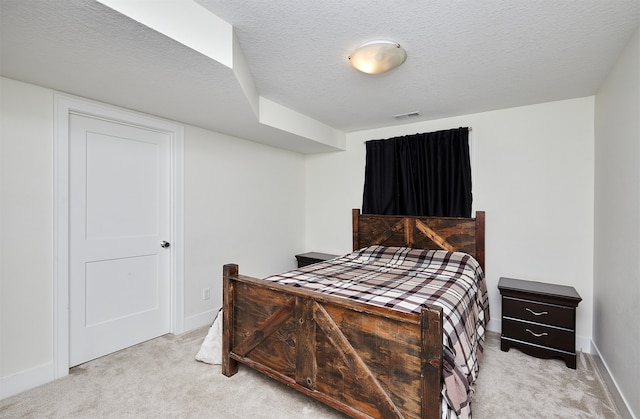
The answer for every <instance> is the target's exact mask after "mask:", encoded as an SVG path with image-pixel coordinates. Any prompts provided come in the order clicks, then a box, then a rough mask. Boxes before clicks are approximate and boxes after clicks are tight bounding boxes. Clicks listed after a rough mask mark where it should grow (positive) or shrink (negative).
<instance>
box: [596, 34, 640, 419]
mask: <svg viewBox="0 0 640 419" xmlns="http://www.w3.org/2000/svg"><path fill="white" fill-rule="evenodd" d="M595 110H596V113H595V115H596V118H595V135H596V137H595V138H596V139H595V150H596V160H595V198H596V199H595V202H596V205H595V252H594V253H595V264H594V293H595V301H594V317H593V328H594V331H593V340H594V343H595V346H596V347H597V350H598V352H599V354H600V356H601V358H602V360H603V362H604V363H605V365H606V366H607V368H608V369H609V372H610V374H611V375H612V377H614V380H615V381H616V383H617V386H618V389H619V390H620V393H621V394H622V396H623V398H625V399H626V402H627V405H628V407H629V409H630V410H631V411H632V412H633V413H634V414H635V416H636V417H638V416H640V390H638V386H639V385H640V321H639V320H640V308H639V307H640V30H639V31H636V33H635V34H634V36H633V37H632V38H631V40H630V42H629V44H628V45H627V47H626V48H625V50H624V51H623V53H622V55H621V57H620V58H619V60H618V62H617V64H616V65H615V67H614V69H613V70H612V71H611V73H610V74H609V77H608V78H607V80H606V81H605V83H604V84H603V85H602V87H601V88H600V91H599V92H598V95H597V96H596V108H595Z"/></svg>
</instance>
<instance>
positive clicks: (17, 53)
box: [0, 0, 640, 152]
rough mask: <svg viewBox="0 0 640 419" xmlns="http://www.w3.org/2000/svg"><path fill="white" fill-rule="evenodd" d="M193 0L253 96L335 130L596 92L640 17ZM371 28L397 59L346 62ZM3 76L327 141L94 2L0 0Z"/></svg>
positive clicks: (602, 3) (213, 123)
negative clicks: (261, 115)
mask: <svg viewBox="0 0 640 419" xmlns="http://www.w3.org/2000/svg"><path fill="white" fill-rule="evenodd" d="M185 1H186V0H185ZM197 2H198V3H199V4H200V5H202V6H203V7H204V9H207V10H209V11H210V12H211V13H214V14H215V15H217V16H218V17H220V18H222V19H223V20H225V21H227V22H228V23H230V24H231V25H232V26H233V27H234V31H235V34H236V37H237V40H238V42H239V45H240V49H241V51H242V54H243V55H244V57H245V60H246V62H247V65H248V68H249V70H250V73H251V77H252V79H253V83H254V84H255V87H256V89H257V91H258V93H259V95H260V96H261V97H262V98H265V99H267V100H269V101H273V102H275V103H277V104H280V105H283V106H284V107H286V108H289V109H291V110H293V111H296V112H299V113H302V114H304V115H306V116H308V117H310V118H313V119H315V120H317V121H319V122H321V123H323V124H326V125H328V126H330V127H333V128H335V129H337V130H339V131H343V132H349V131H354V130H361V129H368V128H376V127H381V126H389V125H394V124H398V123H404V122H416V121H419V120H427V119H435V118H442V117H447V116H454V115H461V114H468V113H475V112H482V111H488V110H495V109H502V108H506V107H514V106H522V105H529V104H534V103H541V102H548V101H554V100H561V99H568V98H574V97H582V96H588V95H593V94H595V93H596V92H597V89H598V88H599V86H600V85H601V83H602V81H603V80H604V78H605V77H606V75H607V74H608V72H609V70H610V69H611V67H612V66H613V64H614V62H615V60H616V59H617V57H618V55H619V54H620V52H621V50H622V48H623V47H624V46H625V45H626V43H627V41H628V40H629V38H630V37H631V35H632V34H633V32H634V31H635V30H636V29H637V27H638V25H639V22H640V1H638V0H633V1H622V0H538V1H535V0H528V1H524V0H522V1H520V0H517V1H514V0H478V1H473V2H471V1H449V0H441V1H429V2H418V1H415V0H403V1H394V2H389V1H383V0H368V1H356V2H345V1H343V0H323V1H321V2H319V1H311V0H297V1H291V0H278V1H276V0H270V1H265V0H245V1H229V0H197ZM203 12H206V10H203ZM373 39H390V40H394V41H397V42H399V43H400V44H401V45H402V46H403V47H404V48H405V49H406V50H407V53H408V58H407V61H406V62H405V64H404V65H403V66H401V67H400V68H398V69H396V70H393V71H391V72H389V73H386V74H382V75H377V76H371V75H365V74H362V73H359V72H357V71H355V70H353V69H352V68H350V66H349V64H348V60H347V56H348V55H349V53H350V52H351V50H352V49H353V48H354V47H356V46H357V45H359V44H360V43H363V42H366V41H370V40H373ZM0 74H2V75H3V76H5V77H9V78H13V79H17V80H22V81H26V82H29V83H34V84H38V85H42V86H46V87H50V88H53V89H56V90H60V91H63V92H68V93H72V94H76V95H79V96H85V97H89V98H92V99H95V100H100V101H104V102H107V103H111V104H114V105H118V106H123V107H126V108H131V109H136V110H139V111H142V112H146V113H150V114H154V115H158V116H161V117H165V118H169V119H174V120H178V121H182V122H186V123H190V124H194V125H197V126H201V127H204V128H207V129H212V130H215V131H219V132H222V133H226V134H230V135H235V136H238V137H241V138H247V139H250V140H254V141H258V142H262V143H267V144H272V145H275V146H277V147H282V148H287V149H291V150H294V151H299V152H319V151H328V150H332V149H335V148H333V147H328V146H326V144H323V143H321V142H317V141H315V140H314V139H310V138H305V136H304V135H295V134H292V133H290V132H287V131H286V130H281V129H276V128H273V127H269V126H266V125H264V124H261V123H259V121H258V119H257V117H256V114H255V113H254V111H253V110H252V109H251V106H250V104H249V102H248V100H247V97H246V95H245V93H244V92H243V91H242V88H241V86H240V84H239V82H238V79H237V78H236V76H235V75H234V73H233V71H231V70H230V69H229V68H228V67H227V66H224V65H222V64H220V63H218V62H216V61H214V60H212V59H210V58H207V57H205V56H203V55H201V54H199V53H197V52H195V51H193V50H191V49H189V48H188V47H186V46H184V45H182V44H180V43H178V42H176V41H174V40H173V39H170V38H168V37H166V36H164V35H162V34H160V33H157V32H155V31H153V30H152V29H150V28H148V27H146V26H144V25H142V24H140V23H138V22H136V21H134V20H132V19H130V18H128V17H126V16H124V15H121V14H120V13H118V12H116V11H114V10H112V9H110V8H108V7H106V6H104V5H102V4H100V3H97V2H95V1H92V0H26V1H25V0H0ZM413 111H419V112H420V116H418V117H414V118H411V119H407V120H396V119H394V118H392V115H395V114H401V113H406V112H413Z"/></svg>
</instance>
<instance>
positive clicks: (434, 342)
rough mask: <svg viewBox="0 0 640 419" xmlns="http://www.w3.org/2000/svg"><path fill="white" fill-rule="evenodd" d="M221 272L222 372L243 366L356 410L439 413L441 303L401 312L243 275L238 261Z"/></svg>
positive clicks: (358, 413) (357, 413)
mask: <svg viewBox="0 0 640 419" xmlns="http://www.w3.org/2000/svg"><path fill="white" fill-rule="evenodd" d="M223 279H224V307H223V313H224V314H223V324H224V325H223V331H224V333H223V338H222V339H223V340H222V346H223V358H222V361H223V363H222V372H223V374H225V375H227V376H232V375H234V374H235V373H236V372H237V370H238V363H242V364H246V365H248V366H250V367H251V368H254V369H256V370H259V371H261V372H263V373H265V374H266V375H268V376H270V377H272V378H275V379H277V380H278V381H281V382H283V383H285V384H287V385H288V386H290V387H293V388H295V389H296V390H298V391H301V392H302V393H305V394H307V395H309V396H311V397H314V398H316V399H318V400H320V401H322V402H323V403H325V404H328V405H330V406H332V407H334V408H336V409H338V410H341V411H343V412H345V413H347V414H348V415H350V416H352V417H358V418H371V417H381V418H411V417H415V418H419V417H422V418H430V417H433V418H435V417H438V412H439V409H440V394H439V391H438V389H439V388H440V381H441V365H442V324H441V316H442V309H441V308H439V307H426V308H425V309H424V310H423V313H422V315H416V314H409V313H401V312H398V311H394V310H390V309H386V308H384V307H375V306H370V305H366V304H361V303H358V302H355V301H349V300H346V299H343V298H336V297H333V296H327V295H322V294H317V293H314V292H312V291H308V290H303V289H299V288H293V289H292V287H286V286H282V285H280V284H277V283H270V282H268V281H262V280H256V279H254V278H249V277H243V276H241V275H238V267H237V265H225V267H224V272H223ZM434 390H435V391H434Z"/></svg>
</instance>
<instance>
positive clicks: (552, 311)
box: [502, 297, 575, 329]
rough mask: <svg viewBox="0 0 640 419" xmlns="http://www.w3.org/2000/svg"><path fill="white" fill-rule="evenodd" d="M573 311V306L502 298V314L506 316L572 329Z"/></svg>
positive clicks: (573, 321) (573, 322)
mask: <svg viewBox="0 0 640 419" xmlns="http://www.w3.org/2000/svg"><path fill="white" fill-rule="evenodd" d="M574 313H575V311H574V310H573V308H568V307H560V306H554V305H549V304H541V303H534V302H532V301H527V300H520V299H514V298H511V297H503V298H502V315H503V316H506V317H514V318H516V319H522V320H528V321H531V322H536V323H544V324H549V325H552V326H558V327H565V328H567V329H573V327H574V324H575V319H574Z"/></svg>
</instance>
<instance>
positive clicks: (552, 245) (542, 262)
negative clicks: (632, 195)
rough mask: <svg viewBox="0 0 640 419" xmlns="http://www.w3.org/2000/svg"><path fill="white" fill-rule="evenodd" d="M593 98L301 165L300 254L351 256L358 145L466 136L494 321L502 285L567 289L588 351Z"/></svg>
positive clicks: (376, 133)
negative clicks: (576, 300) (576, 302)
mask: <svg viewBox="0 0 640 419" xmlns="http://www.w3.org/2000/svg"><path fill="white" fill-rule="evenodd" d="M593 112H594V99H593V97H588V98H580V99H573V100H566V101H560V102H552V103H545V104H540V105H534V106H527V107H520V108H512V109H506V110H501V111H495V112H487V113H480V114H473V115H465V116H460V117H456V118H448V119H441V120H436V121H428V122H421V123H416V124H411V125H404V126H397V127H387V128H384V129H377V130H370V131H361V132H354V133H351V134H349V135H348V138H347V151H346V152H344V153H334V154H323V155H313V156H308V157H307V180H306V191H307V205H306V250H307V251H319V252H327V253H338V254H339V253H347V252H349V251H350V250H351V208H360V207H361V205H362V188H363V181H364V162H365V160H364V159H365V148H364V142H365V141H366V140H370V139H376V138H389V137H393V136H398V135H406V134H413V133H417V132H430V131H437V130H440V129H449V128H457V127H461V126H468V127H471V128H472V132H471V147H472V170H473V174H472V182H473V196H474V205H473V207H474V209H480V210H484V211H486V223H487V224H486V265H487V272H486V274H487V281H488V288H489V297H490V304H491V317H492V321H491V324H490V326H489V327H490V328H491V329H492V330H496V331H499V330H500V324H499V321H500V315H501V308H500V299H499V292H498V289H497V284H498V279H499V278H500V277H501V276H507V277H512V278H522V279H529V280H535V281H545V282H552V283H557V284H563V285H570V286H573V287H575V288H576V290H577V291H578V292H579V293H580V295H581V297H582V299H583V301H582V302H581V304H580V306H579V307H578V311H577V335H578V340H577V341H578V342H577V343H578V349H580V348H582V349H583V350H585V351H590V350H591V348H590V339H591V335H592V329H591V323H592V313H593V264H592V261H593V176H594V174H593V164H594V133H593Z"/></svg>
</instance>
